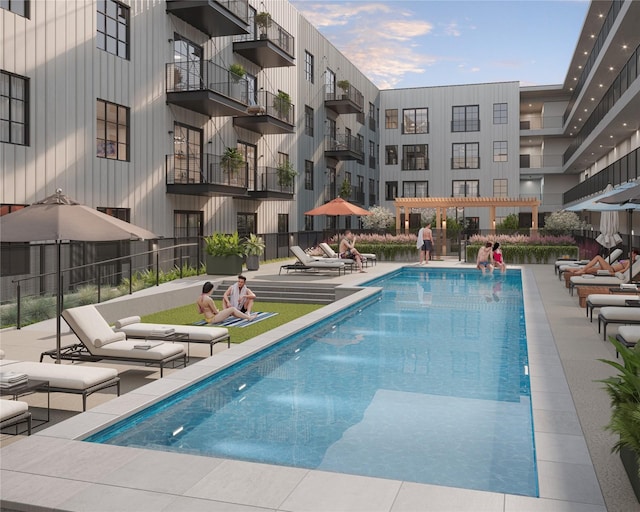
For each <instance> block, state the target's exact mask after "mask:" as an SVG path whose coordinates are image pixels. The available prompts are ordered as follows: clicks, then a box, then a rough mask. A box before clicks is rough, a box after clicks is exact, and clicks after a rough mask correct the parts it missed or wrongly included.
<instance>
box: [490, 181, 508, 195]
mask: <svg viewBox="0 0 640 512" xmlns="http://www.w3.org/2000/svg"><path fill="white" fill-rule="evenodd" d="M507 184H508V180H506V179H497V180H493V197H508V193H509V191H508V190H507Z"/></svg>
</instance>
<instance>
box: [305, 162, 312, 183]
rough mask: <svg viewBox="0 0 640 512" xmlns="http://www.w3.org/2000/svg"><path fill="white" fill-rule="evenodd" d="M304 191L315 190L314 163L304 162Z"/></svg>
mask: <svg viewBox="0 0 640 512" xmlns="http://www.w3.org/2000/svg"><path fill="white" fill-rule="evenodd" d="M304 189H305V190H313V162H312V161H310V160H305V161H304Z"/></svg>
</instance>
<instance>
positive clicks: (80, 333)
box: [40, 305, 187, 377]
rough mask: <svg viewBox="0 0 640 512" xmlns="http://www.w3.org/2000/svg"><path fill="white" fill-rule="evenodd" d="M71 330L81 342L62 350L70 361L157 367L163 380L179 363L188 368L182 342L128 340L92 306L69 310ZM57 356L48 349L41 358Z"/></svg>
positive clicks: (68, 322)
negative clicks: (166, 370) (169, 368)
mask: <svg viewBox="0 0 640 512" xmlns="http://www.w3.org/2000/svg"><path fill="white" fill-rule="evenodd" d="M62 317H63V318H64V319H65V321H66V322H67V324H69V327H70V328H71V330H72V331H73V332H74V333H75V335H76V336H77V337H78V340H79V341H80V343H76V344H73V345H69V346H66V347H63V348H62V349H61V350H60V358H61V359H65V360H71V361H100V360H103V359H105V360H112V361H127V362H136V363H144V364H145V365H158V366H159V367H160V377H162V376H163V371H164V367H165V366H166V365H167V364H168V363H170V362H175V361H177V360H180V359H181V360H182V363H183V365H184V366H186V365H187V353H186V351H185V348H184V347H183V346H182V345H181V344H179V343H165V342H162V341H155V342H147V341H145V342H144V343H141V342H140V341H139V340H128V339H127V336H126V334H125V333H123V332H113V330H112V329H111V327H110V326H109V324H108V323H107V321H106V320H105V319H104V318H103V317H102V315H101V314H100V313H99V312H98V310H97V309H96V308H95V307H94V306H92V305H88V306H80V307H77V308H71V309H66V310H64V311H63V312H62ZM44 356H49V357H52V358H55V357H56V350H49V351H47V352H43V353H42V354H41V355H40V361H42V358H43V357H44Z"/></svg>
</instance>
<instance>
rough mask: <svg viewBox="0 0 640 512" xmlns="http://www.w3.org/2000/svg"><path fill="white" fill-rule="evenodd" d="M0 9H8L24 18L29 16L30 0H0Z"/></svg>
mask: <svg viewBox="0 0 640 512" xmlns="http://www.w3.org/2000/svg"><path fill="white" fill-rule="evenodd" d="M0 9H6V10H7V11H11V12H12V13H14V14H18V15H19V16H22V17H23V18H28V17H29V0H0Z"/></svg>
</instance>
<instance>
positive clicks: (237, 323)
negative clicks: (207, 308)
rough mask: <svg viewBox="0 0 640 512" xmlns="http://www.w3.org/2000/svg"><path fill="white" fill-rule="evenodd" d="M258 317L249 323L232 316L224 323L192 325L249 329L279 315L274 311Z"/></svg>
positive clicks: (200, 321)
mask: <svg viewBox="0 0 640 512" xmlns="http://www.w3.org/2000/svg"><path fill="white" fill-rule="evenodd" d="M255 314H256V315H257V316H256V317H255V318H254V319H253V320H251V321H249V320H245V319H244V318H238V317H235V316H230V317H229V318H227V319H225V320H224V321H222V322H218V323H217V324H208V323H207V322H206V321H205V320H198V321H197V322H194V323H193V324H192V325H202V326H205V327H247V326H248V325H253V324H255V323H257V322H260V321H262V320H266V319H267V318H271V317H272V316H275V315H277V314H278V313H274V312H273V311H262V312H259V313H255Z"/></svg>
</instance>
